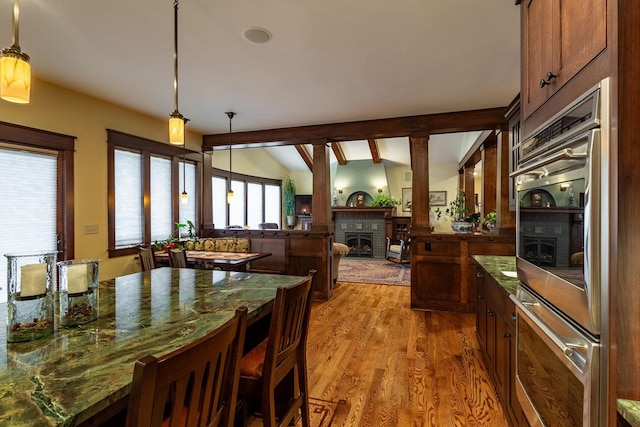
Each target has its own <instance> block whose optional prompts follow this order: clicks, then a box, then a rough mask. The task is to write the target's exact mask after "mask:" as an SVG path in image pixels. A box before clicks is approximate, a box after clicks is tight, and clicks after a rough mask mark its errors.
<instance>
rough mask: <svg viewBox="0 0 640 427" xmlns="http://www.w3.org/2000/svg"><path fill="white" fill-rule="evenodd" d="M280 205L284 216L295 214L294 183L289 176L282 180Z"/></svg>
mask: <svg viewBox="0 0 640 427" xmlns="http://www.w3.org/2000/svg"><path fill="white" fill-rule="evenodd" d="M282 204H283V206H284V214H285V216H293V215H295V214H296V183H295V181H294V180H293V179H291V177H289V176H285V177H284V179H283V180H282Z"/></svg>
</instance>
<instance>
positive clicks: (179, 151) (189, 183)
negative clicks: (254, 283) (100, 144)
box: [107, 130, 202, 256]
mask: <svg viewBox="0 0 640 427" xmlns="http://www.w3.org/2000/svg"><path fill="white" fill-rule="evenodd" d="M107 133H108V148H109V165H108V167H109V172H110V174H109V176H110V179H109V201H110V203H109V255H110V256H119V255H129V254H133V253H135V251H136V247H137V246H138V245H140V244H145V245H148V244H152V243H153V242H154V241H158V240H165V239H167V238H168V237H169V236H171V235H172V233H174V231H175V230H176V227H175V223H178V222H185V221H186V220H190V221H192V222H193V223H194V225H196V228H197V227H198V224H199V218H198V217H199V215H198V203H197V201H198V195H197V191H198V189H199V186H198V185H197V177H198V176H201V173H202V170H201V158H200V155H199V154H198V153H194V152H189V151H184V149H183V148H179V147H174V146H170V145H168V144H162V143H159V142H155V141H150V140H147V139H144V138H139V137H136V136H132V135H127V134H123V133H120V132H117V131H113V130H108V131H107ZM183 159H184V161H183ZM185 178H186V180H185ZM184 189H186V191H187V194H188V195H189V197H188V201H189V202H188V203H187V204H186V205H182V204H181V203H180V195H181V194H182V191H183V190H184ZM175 237H177V235H175Z"/></svg>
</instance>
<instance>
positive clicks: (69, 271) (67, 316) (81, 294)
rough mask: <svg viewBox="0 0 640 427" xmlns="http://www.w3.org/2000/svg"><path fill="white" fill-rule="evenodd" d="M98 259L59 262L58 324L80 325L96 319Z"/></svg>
mask: <svg viewBox="0 0 640 427" xmlns="http://www.w3.org/2000/svg"><path fill="white" fill-rule="evenodd" d="M99 262H100V260H99V259H81V260H70V261H60V262H59V263H58V282H59V284H60V324H61V325H62V326H74V325H81V324H83V323H87V322H91V321H93V320H96V319H97V318H98V263H99Z"/></svg>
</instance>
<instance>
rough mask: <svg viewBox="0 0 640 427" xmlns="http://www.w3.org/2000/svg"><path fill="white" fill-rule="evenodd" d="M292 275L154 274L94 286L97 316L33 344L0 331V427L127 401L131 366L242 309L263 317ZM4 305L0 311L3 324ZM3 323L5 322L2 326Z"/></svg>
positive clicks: (70, 417)
mask: <svg viewBox="0 0 640 427" xmlns="http://www.w3.org/2000/svg"><path fill="white" fill-rule="evenodd" d="M298 280H300V277H297V276H282V275H273V274H253V273H236V272H223V271H212V270H194V269H172V268H158V269H155V270H152V271H149V272H143V273H135V274H131V275H128V276H123V277H118V278H116V279H113V280H109V281H105V282H101V283H100V287H99V289H98V292H99V294H98V310H99V316H98V319H97V320H96V321H93V322H90V323H86V324H84V325H80V326H76V327H69V328H61V327H60V326H59V319H56V321H55V324H56V329H55V332H54V334H53V335H51V336H48V337H45V338H40V339H38V340H35V341H30V342H23V343H7V341H6V325H3V326H1V327H0V425H11V426H30V427H37V426H73V425H76V424H78V423H80V422H82V421H84V420H86V419H88V418H89V417H91V416H93V415H95V414H96V413H98V412H100V411H101V410H103V409H105V408H107V407H108V406H109V405H110V404H112V403H114V402H116V401H118V400H119V399H122V398H124V397H126V396H127V395H128V394H129V387H130V385H131V377H132V374H133V365H134V362H135V360H137V359H138V358H140V357H142V356H144V355H147V354H153V355H156V356H158V355H162V354H165V353H167V352H169V351H171V350H173V349H175V348H178V347H181V346H183V345H185V344H187V343H189V342H191V341H193V340H194V339H197V338H199V337H201V336H203V335H205V334H206V333H208V332H210V331H212V330H213V329H215V328H217V327H218V326H220V325H222V324H223V323H224V322H225V321H227V320H228V319H229V318H231V317H232V316H233V314H234V313H235V310H236V308H237V307H239V306H242V305H244V306H246V307H247V309H248V312H249V317H250V320H249V323H251V318H252V317H253V316H257V315H258V313H260V312H261V311H263V310H270V309H271V304H272V301H273V299H274V298H275V295H276V289H277V287H278V286H290V285H291V284H293V283H295V282H297V281H298ZM6 311H7V304H6V303H3V304H0V318H2V319H6ZM5 322H6V320H5Z"/></svg>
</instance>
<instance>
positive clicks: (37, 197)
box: [0, 123, 75, 302]
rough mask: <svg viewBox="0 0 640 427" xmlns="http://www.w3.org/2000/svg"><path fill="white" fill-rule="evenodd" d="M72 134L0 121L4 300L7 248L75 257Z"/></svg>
mask: <svg viewBox="0 0 640 427" xmlns="http://www.w3.org/2000/svg"><path fill="white" fill-rule="evenodd" d="M74 139H75V138H74V137H72V136H66V135H60V134H55V133H50V132H46V131H41V130H37V129H32V128H26V127H22V126H17V125H12V124H9V123H0V170H2V173H1V174H0V197H1V198H2V200H4V201H10V202H7V203H4V204H3V206H2V209H0V233H1V234H2V236H3V237H2V247H3V249H4V251H3V252H2V253H0V257H1V258H2V260H0V288H2V290H0V302H5V301H6V300H7V291H6V289H7V283H6V282H7V262H6V258H4V254H5V253H20V252H33V251H39V250H43V251H47V250H58V251H59V252H58V259H59V260H66V259H71V258H73V255H74V251H73V248H74V244H73V200H68V197H67V194H72V189H73V145H74Z"/></svg>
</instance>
